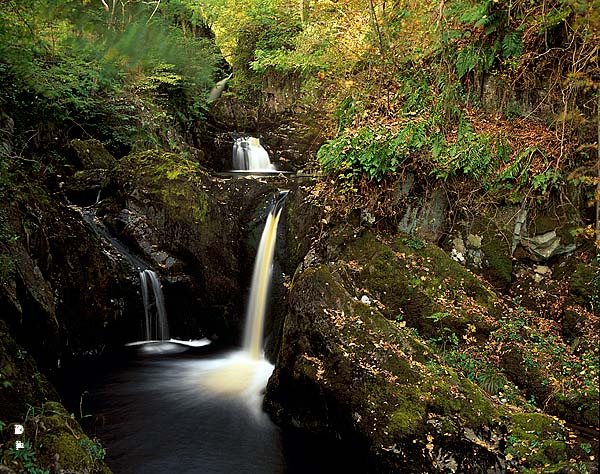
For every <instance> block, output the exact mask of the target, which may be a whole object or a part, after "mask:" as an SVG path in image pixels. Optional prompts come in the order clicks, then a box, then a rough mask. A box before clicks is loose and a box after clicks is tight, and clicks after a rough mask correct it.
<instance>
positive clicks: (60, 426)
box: [0, 321, 110, 474]
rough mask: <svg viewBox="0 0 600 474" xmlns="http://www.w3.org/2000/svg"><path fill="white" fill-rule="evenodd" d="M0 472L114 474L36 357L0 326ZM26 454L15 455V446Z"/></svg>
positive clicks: (2, 324)
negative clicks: (34, 358) (65, 404)
mask: <svg viewBox="0 0 600 474" xmlns="http://www.w3.org/2000/svg"><path fill="white" fill-rule="evenodd" d="M0 385H1V386H2V390H0V420H2V427H3V428H4V429H1V430H0V444H2V445H3V446H7V447H9V448H8V449H4V450H3V451H0V472H12V471H10V470H9V471H7V470H6V469H5V470H2V467H4V466H3V465H7V466H11V467H13V468H15V469H17V471H18V472H62V473H65V474H69V473H72V474H75V473H77V474H109V473H110V470H109V469H108V467H107V466H106V464H105V463H104V448H102V446H101V445H100V444H99V443H98V442H97V441H96V440H92V439H90V438H88V437H87V436H86V435H85V434H84V433H83V431H82V429H81V427H80V426H79V423H78V422H77V421H76V420H75V418H74V417H73V416H72V415H70V414H69V413H68V412H67V411H66V410H65V408H64V407H63V406H62V405H61V403H60V402H59V401H58V400H59V397H58V394H57V393H56V391H55V390H54V388H52V386H51V385H50V383H49V382H48V381H47V380H46V377H45V376H44V375H42V374H41V373H40V372H39V371H38V368H37V365H36V363H35V362H34V360H33V358H32V357H31V355H30V354H29V353H28V352H27V351H26V350H25V349H23V348H22V347H20V346H19V345H18V344H17V343H16V342H15V341H14V340H13V339H12V338H11V336H10V335H9V333H8V331H7V328H6V325H5V324H4V322H3V321H0ZM17 442H19V443H22V445H21V446H22V448H21V449H20V450H18V451H17V450H16V449H15V446H16V443H17Z"/></svg>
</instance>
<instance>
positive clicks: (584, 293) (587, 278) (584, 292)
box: [569, 263, 599, 307]
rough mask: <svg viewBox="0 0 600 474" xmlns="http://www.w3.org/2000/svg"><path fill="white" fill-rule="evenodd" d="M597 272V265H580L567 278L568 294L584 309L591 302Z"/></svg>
mask: <svg viewBox="0 0 600 474" xmlns="http://www.w3.org/2000/svg"><path fill="white" fill-rule="evenodd" d="M598 271H599V268H598V266H597V265H591V264H586V263H580V264H578V265H577V266H576V267H575V269H574V270H573V273H571V275H570V277H569V293H570V295H571V296H572V297H573V299H574V300H575V301H576V302H577V303H578V304H581V305H582V306H584V307H586V306H588V305H589V303H590V302H591V301H592V295H593V292H594V278H596V277H597V275H598ZM596 291H597V289H596Z"/></svg>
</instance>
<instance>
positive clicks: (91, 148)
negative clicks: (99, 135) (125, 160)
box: [71, 139, 116, 170]
mask: <svg viewBox="0 0 600 474" xmlns="http://www.w3.org/2000/svg"><path fill="white" fill-rule="evenodd" d="M71 150H72V152H73V154H74V155H75V161H76V162H77V163H78V164H79V166H80V167H81V168H83V169H86V170H89V169H98V168H100V169H105V170H108V169H112V168H113V167H114V166H115V164H116V159H115V157H114V156H112V155H111V154H110V153H109V152H108V150H106V148H104V145H102V143H101V142H100V141H98V140H95V139H90V140H79V139H75V140H72V141H71Z"/></svg>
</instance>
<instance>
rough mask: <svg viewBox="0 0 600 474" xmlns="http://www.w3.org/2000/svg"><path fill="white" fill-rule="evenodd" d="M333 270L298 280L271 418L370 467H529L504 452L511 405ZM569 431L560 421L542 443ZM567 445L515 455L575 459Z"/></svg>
mask: <svg viewBox="0 0 600 474" xmlns="http://www.w3.org/2000/svg"><path fill="white" fill-rule="evenodd" d="M332 270H333V271H331V270H330V269H329V268H328V267H327V266H326V265H320V266H317V267H310V268H308V269H306V270H304V271H303V272H302V273H301V274H298V275H297V276H296V277H295V279H294V283H293V286H292V290H291V294H290V312H289V314H288V316H287V319H286V322H285V327H284V334H283V343H282V347H281V351H280V353H279V358H278V361H277V365H276V368H275V372H274V374H273V376H272V378H271V379H270V381H269V385H268V387H267V393H266V407H267V410H268V411H269V412H270V413H271V415H272V416H273V417H274V419H275V420H276V421H277V422H278V423H279V424H282V425H285V426H288V427H293V428H296V429H302V430H306V431H309V432H313V433H316V434H320V435H326V436H330V437H332V438H337V439H341V440H342V441H343V442H345V443H347V445H348V446H353V447H354V452H355V453H356V454H357V455H359V457H362V458H363V459H364V458H366V459H368V462H366V463H365V465H369V466H370V468H369V469H370V470H369V472H378V473H386V472H407V473H423V472H461V473H470V472H473V473H474V472H506V470H507V469H508V468H510V467H515V466H516V465H517V464H519V463H523V462H524V461H522V460H517V459H516V454H512V451H507V450H506V446H507V445H506V437H507V435H508V433H509V430H510V429H511V428H512V427H513V426H516V423H517V422H519V420H520V419H519V418H517V419H516V420H515V419H514V416H515V415H514V414H513V413H512V410H509V409H507V408H506V407H504V406H502V405H501V404H498V403H496V402H494V401H493V400H492V399H491V397H490V396H489V395H487V394H486V393H485V392H483V391H482V390H481V389H480V388H479V387H477V385H475V384H473V383H472V382H471V381H469V380H468V379H467V378H465V377H464V376H463V375H462V374H461V373H459V372H457V371H456V370H454V369H452V368H450V367H448V366H447V365H446V364H444V363H443V362H442V361H441V359H440V358H439V357H437V356H436V355H435V353H434V350H432V349H431V348H430V347H428V346H427V345H425V344H423V343H422V342H421V341H420V340H419V339H418V338H417V337H415V333H414V331H413V330H411V329H410V328H407V327H406V326H404V325H398V324H395V323H394V322H391V321H389V320H388V319H386V318H385V317H384V316H383V315H382V314H381V313H380V312H379V310H378V309H377V308H376V306H375V305H373V304H370V305H369V304H365V303H363V302H361V301H358V300H357V299H356V298H354V297H353V296H352V295H351V294H350V293H349V292H348V291H347V290H346V289H345V288H344V286H343V282H344V279H343V276H342V275H340V274H339V273H338V272H337V271H336V269H335V268H333V269H332ZM523 416H526V415H525V414H524V413H523ZM532 416H536V417H540V418H542V419H543V420H547V421H546V422H545V423H546V424H547V425H552V419H551V418H549V417H548V416H546V415H541V414H534V415H532ZM567 435H568V434H567V432H566V431H565V428H564V427H563V426H562V425H560V424H556V426H553V427H552V429H548V430H546V431H544V430H540V433H539V438H538V440H539V443H540V445H542V444H543V443H545V442H546V440H554V439H559V438H560V437H561V436H563V437H564V436H567ZM528 436H529V435H528ZM517 439H518V441H519V442H520V441H521V440H522V439H523V438H522V437H519V438H517ZM511 446H512V445H511ZM549 446H550V445H549ZM561 446H562V447H561V449H562V450H558V452H557V453H555V452H554V451H552V453H551V454H550V453H546V455H544V456H542V455H539V456H538V457H537V458H531V459H530V458H529V456H530V454H531V453H529V452H525V450H522V451H518V452H519V454H520V455H522V456H521V457H522V458H523V459H526V460H528V462H529V463H530V465H531V466H543V465H544V464H548V463H557V462H562V461H566V460H568V453H569V450H568V449H567V446H566V445H565V444H564V443H563V444H562V445H561ZM548 449H550V448H548ZM515 453H516V451H515ZM538 454H539V452H538V451H536V455H538Z"/></svg>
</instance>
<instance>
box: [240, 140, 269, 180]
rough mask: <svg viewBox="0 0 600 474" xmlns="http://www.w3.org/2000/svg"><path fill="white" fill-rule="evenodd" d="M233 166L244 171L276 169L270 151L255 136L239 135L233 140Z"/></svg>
mask: <svg viewBox="0 0 600 474" xmlns="http://www.w3.org/2000/svg"><path fill="white" fill-rule="evenodd" d="M233 168H234V170H244V171H263V172H264V171H275V166H274V165H273V164H272V163H271V160H270V159H269V153H267V150H265V149H264V148H263V146H262V145H261V144H260V140H259V139H258V138H255V137H238V138H236V139H235V140H234V141H233Z"/></svg>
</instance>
